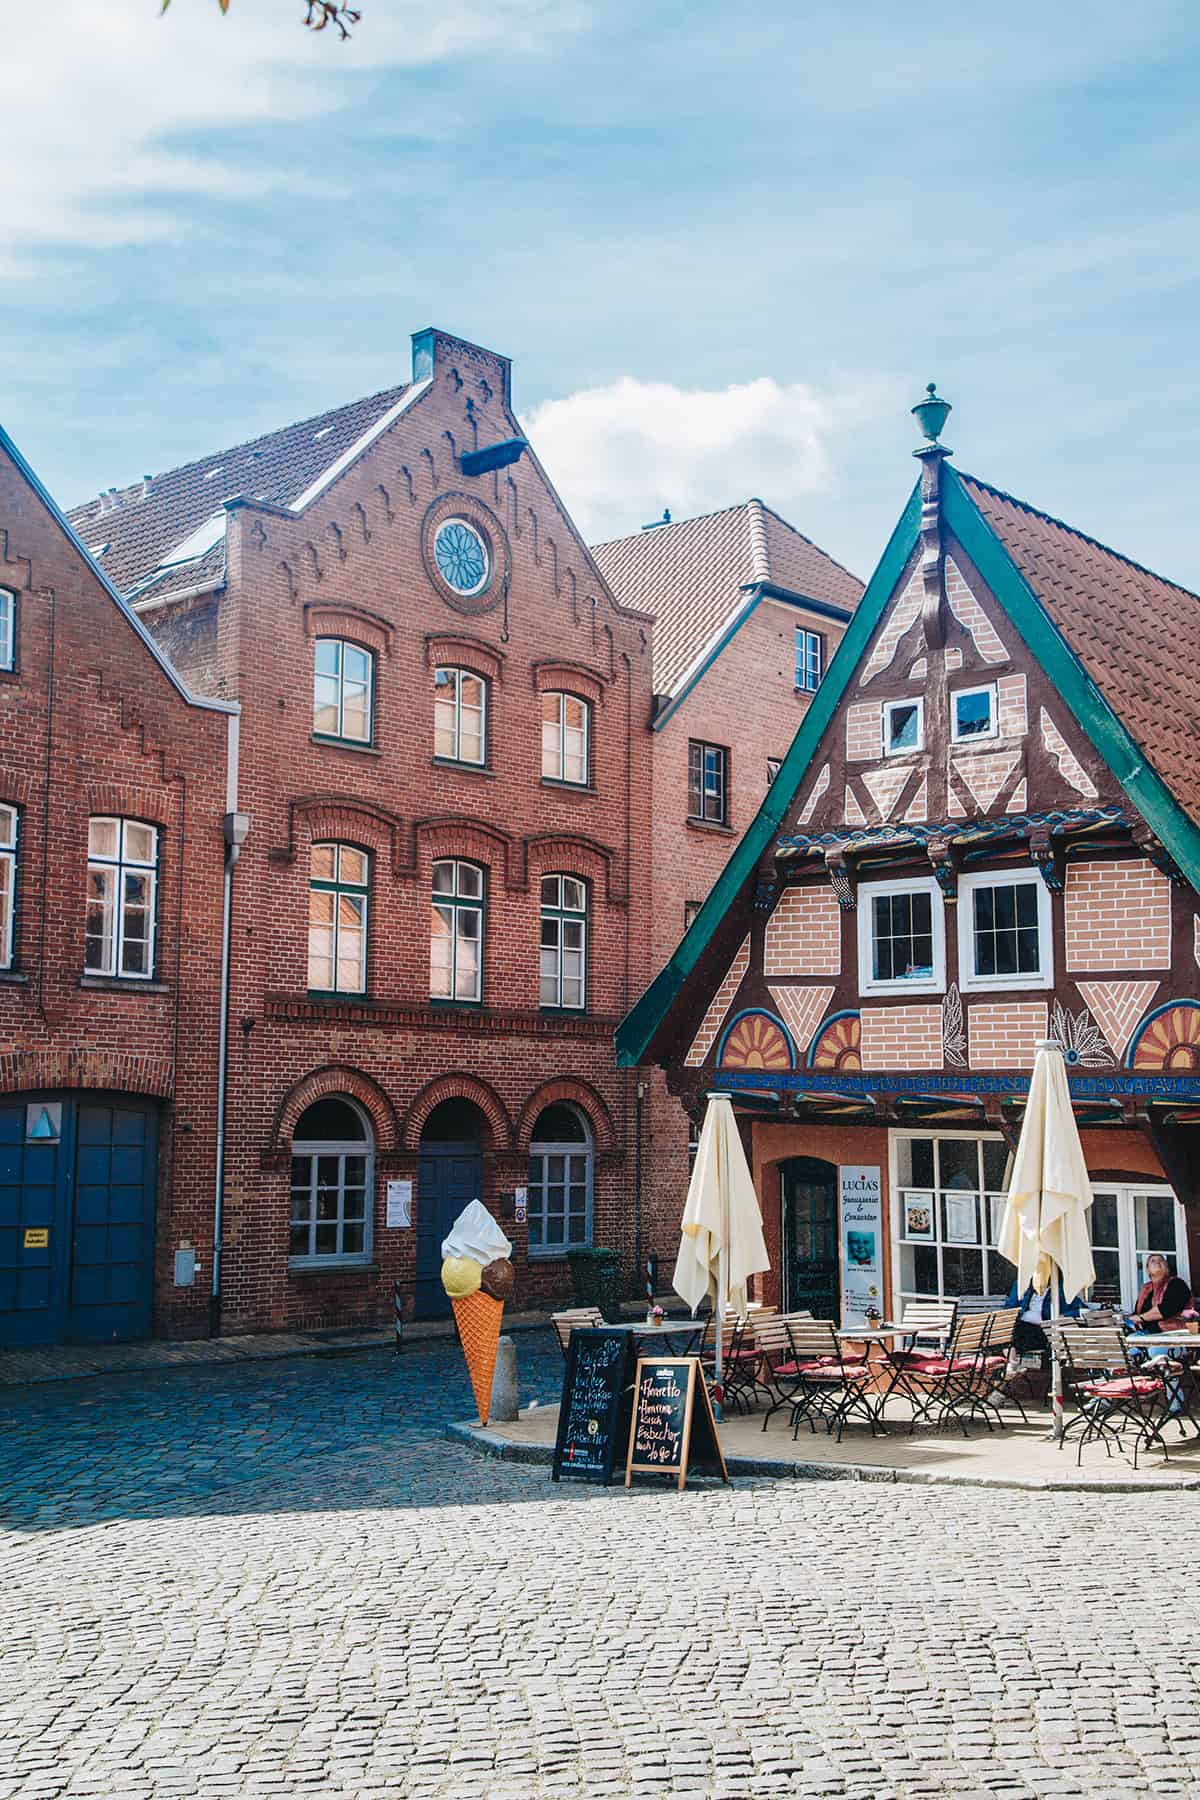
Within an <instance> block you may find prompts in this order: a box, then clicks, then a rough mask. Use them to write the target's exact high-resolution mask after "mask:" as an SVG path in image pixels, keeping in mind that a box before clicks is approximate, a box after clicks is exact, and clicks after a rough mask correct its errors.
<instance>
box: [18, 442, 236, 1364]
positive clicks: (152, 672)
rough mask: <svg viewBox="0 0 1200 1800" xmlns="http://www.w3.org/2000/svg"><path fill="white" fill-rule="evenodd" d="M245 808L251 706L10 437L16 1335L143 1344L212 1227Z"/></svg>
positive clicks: (26, 1339) (202, 1274)
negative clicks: (145, 595) (76, 521)
mask: <svg viewBox="0 0 1200 1800" xmlns="http://www.w3.org/2000/svg"><path fill="white" fill-rule="evenodd" d="M236 811H237V709H236V707H235V706H232V705H231V704H230V703H229V702H227V701H221V700H211V699H198V698H196V697H195V696H194V695H192V694H190V693H189V692H188V690H187V688H186V687H185V686H184V684H183V682H182V681H181V679H180V678H179V676H178V675H177V674H176V673H175V672H174V671H173V670H172V669H171V667H170V665H169V663H168V662H167V661H166V659H165V658H164V657H163V656H162V654H161V653H160V652H159V651H158V649H157V648H156V646H155V645H154V643H153V642H152V640H151V639H150V638H149V637H148V635H147V633H146V631H145V629H144V627H143V626H142V625H141V624H140V623H139V621H138V620H137V619H136V618H135V617H134V615H133V613H132V612H131V611H130V609H129V608H128V607H127V606H126V604H125V602H124V601H123V600H122V599H121V598H120V596H119V595H118V594H117V593H116V591H115V590H114V589H113V588H112V587H111V586H110V585H109V584H107V583H106V582H105V580H104V579H103V577H101V576H100V575H99V574H98V573H97V570H96V568H95V565H94V563H93V562H92V560H91V558H90V557H89V556H88V554H87V552H86V550H85V548H84V546H83V545H82V544H81V543H80V542H79V540H78V539H77V538H76V537H75V535H74V533H73V532H72V531H71V529H70V527H69V526H68V525H67V523H66V521H65V520H64V518H63V517H62V515H61V514H60V513H59V512H58V510H57V508H56V507H55V505H54V503H53V502H52V501H51V500H50V498H49V496H48V495H47V494H46V493H45V491H44V490H43V488H42V487H41V485H40V484H39V482H38V481H37V478H36V477H35V476H34V474H33V473H32V471H31V470H30V469H29V467H28V465H27V464H26V463H25V461H24V460H23V458H22V457H21V455H20V453H19V452H18V451H17V449H16V448H15V446H14V445H13V444H12V443H11V441H10V440H9V439H8V438H7V437H6V436H5V435H4V434H3V433H0V1018H2V1021H3V1023H2V1027H0V1029H2V1032H3V1037H2V1039H0V1044H2V1050H0V1344H4V1343H44V1342H48V1341H51V1340H54V1339H58V1338H68V1339H82V1340H94V1339H97V1338H105V1337H138V1336H145V1335H146V1334H147V1333H148V1332H149V1331H150V1329H151V1327H152V1324H153V1314H154V1293H155V1289H156V1288H157V1290H158V1292H159V1294H160V1295H161V1294H164V1293H168V1292H170V1291H171V1284H172V1280H173V1276H174V1251H175V1249H176V1248H181V1249H182V1250H183V1253H184V1254H183V1261H184V1262H185V1263H188V1265H189V1272H190V1259H191V1257H192V1256H193V1255H194V1254H195V1251H196V1249H197V1248H198V1247H199V1246H201V1245H208V1244H210V1243H211V1226H212V1215H213V1204H214V1193H215V1186H216V1177H217V1169H216V1135H217V1133H216V1125H217V1106H216V1086H215V1079H214V1072H215V1070H216V1066H217V1053H218V1037H219V1031H220V992H221V941H222V929H221V922H222V885H223V884H222V868H223V864H224V861H225V855H226V846H225V834H224V830H223V824H224V818H225V815H226V814H236ZM200 1265H201V1266H200V1269H199V1272H198V1279H199V1280H201V1281H203V1280H204V1279H205V1278H206V1276H207V1273H208V1269H207V1254H202V1255H201V1256H200ZM182 1272H183V1270H182V1265H181V1273H182Z"/></svg>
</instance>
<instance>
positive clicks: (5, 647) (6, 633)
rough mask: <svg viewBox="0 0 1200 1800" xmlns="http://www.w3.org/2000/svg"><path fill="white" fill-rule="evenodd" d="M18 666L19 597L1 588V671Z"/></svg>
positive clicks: (8, 589)
mask: <svg viewBox="0 0 1200 1800" xmlns="http://www.w3.org/2000/svg"><path fill="white" fill-rule="evenodd" d="M16 666H17V596H16V595H15V594H14V593H13V591H12V589H11V588H6V587H0V669H6V670H12V669H15V668H16Z"/></svg>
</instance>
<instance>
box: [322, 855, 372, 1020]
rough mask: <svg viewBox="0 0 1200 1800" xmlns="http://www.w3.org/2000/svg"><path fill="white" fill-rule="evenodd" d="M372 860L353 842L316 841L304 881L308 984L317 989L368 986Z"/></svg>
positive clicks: (348, 991)
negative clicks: (306, 895) (306, 881)
mask: <svg viewBox="0 0 1200 1800" xmlns="http://www.w3.org/2000/svg"><path fill="white" fill-rule="evenodd" d="M369 878H370V861H369V858H368V856H367V853H366V851H365V850H358V849H356V848H355V847H354V845H353V844H314V845H313V847H312V854H311V858H310V862H309V883H308V985H309V987H310V988H311V989H313V990H314V991H315V992H317V993H329V994H363V993H365V992H366V988H367V903H368V898H369Z"/></svg>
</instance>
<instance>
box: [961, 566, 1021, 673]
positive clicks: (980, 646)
mask: <svg viewBox="0 0 1200 1800" xmlns="http://www.w3.org/2000/svg"><path fill="white" fill-rule="evenodd" d="M946 598H947V600H948V601H949V602H950V611H951V612H952V613H953V614H954V616H955V618H956V619H957V620H958V622H959V624H960V625H961V626H962V628H963V630H964V631H969V632H970V634H971V637H972V638H973V639H974V642H975V648H976V650H977V651H978V653H979V655H980V656H981V657H982V658H983V660H984V662H986V663H999V662H1007V661H1008V651H1007V650H1006V649H1005V647H1004V643H1003V641H1002V639H1001V637H1000V634H999V632H998V631H997V630H996V627H995V626H994V625H993V624H992V621H991V620H990V619H989V618H988V616H987V614H986V613H985V612H984V610H983V608H982V606H980V604H979V602H978V600H977V599H976V598H975V596H974V594H973V593H972V592H971V590H970V588H969V587H968V586H967V583H966V578H965V576H964V575H963V572H962V570H961V569H960V568H959V566H958V564H957V563H956V562H955V560H954V558H953V557H952V556H948V557H947V558H946Z"/></svg>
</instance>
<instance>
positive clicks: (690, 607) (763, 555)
mask: <svg viewBox="0 0 1200 1800" xmlns="http://www.w3.org/2000/svg"><path fill="white" fill-rule="evenodd" d="M592 555H593V556H594V557H595V559H596V562H597V563H598V565H599V567H600V572H601V574H602V575H603V576H604V578H605V580H606V581H607V582H608V585H609V587H610V588H611V589H612V591H613V593H614V594H615V595H616V597H617V599H618V600H620V601H621V602H623V603H624V604H625V605H626V606H632V607H634V608H635V609H636V610H637V611H639V612H648V613H653V614H654V619H655V624H654V652H653V654H654V691H655V693H658V694H672V693H674V692H675V690H676V688H677V687H678V686H679V685H680V683H681V682H682V680H683V677H684V676H685V675H686V674H687V672H688V670H689V669H690V668H691V667H692V665H693V663H694V662H695V661H696V659H697V657H698V656H699V655H700V654H701V652H702V651H703V650H704V648H705V646H706V645H708V644H709V643H711V642H712V640H713V639H714V638H715V637H716V636H717V635H718V633H719V632H720V631H721V630H722V629H723V628H724V627H725V626H726V625H727V624H729V623H730V622H731V621H732V620H733V618H734V617H735V616H736V614H737V613H738V611H739V610H740V609H741V608H742V607H743V606H744V605H745V604H746V601H747V594H746V591H745V590H746V589H747V587H749V586H750V585H752V584H753V583H754V582H760V581H762V582H771V583H773V584H774V585H775V586H776V587H781V588H786V589H787V590H788V591H789V592H790V593H794V594H797V595H803V596H805V597H806V598H808V599H810V600H823V601H825V602H827V603H828V604H830V605H833V606H841V607H845V609H846V610H847V611H848V612H849V611H852V610H853V608H854V607H855V606H857V604H858V601H859V597H860V595H861V594H862V591H863V590H862V583H861V582H860V581H859V580H858V578H857V577H856V576H854V575H851V574H850V573H849V572H848V571H847V570H846V569H843V568H842V567H841V566H840V565H839V564H838V563H835V562H834V561H833V560H832V558H831V557H828V556H826V555H825V552H824V551H823V550H818V548H817V546H816V545H815V544H814V543H812V542H811V541H810V540H809V539H808V538H806V537H804V536H802V534H801V533H800V532H798V531H797V530H795V528H794V527H793V526H791V525H789V524H788V523H787V521H786V519H782V518H780V516H779V514H778V513H776V512H773V511H772V510H771V508H770V507H769V506H764V505H763V503H762V501H761V500H745V501H742V502H741V504H740V505H737V506H729V507H726V508H725V509H724V510H723V511H722V512H715V513H705V514H704V515H703V516H702V517H700V518H698V519H681V520H678V521H673V522H672V523H670V524H668V525H656V526H654V527H653V529H652V530H649V531H638V532H635V533H633V535H632V536H630V537H624V538H614V539H612V540H611V541H610V542H609V543H607V544H594V545H593V546H592Z"/></svg>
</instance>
